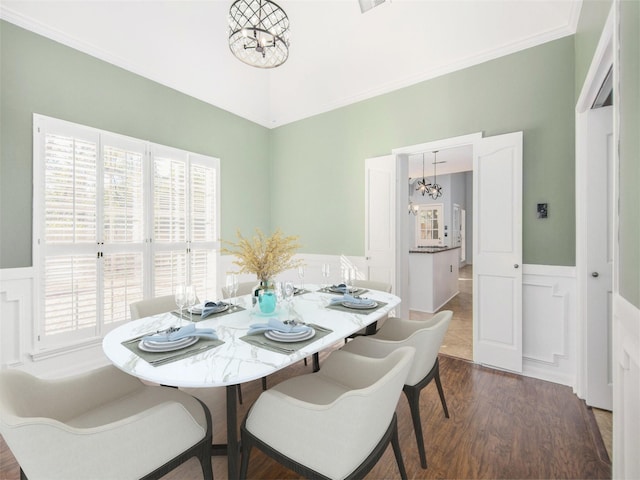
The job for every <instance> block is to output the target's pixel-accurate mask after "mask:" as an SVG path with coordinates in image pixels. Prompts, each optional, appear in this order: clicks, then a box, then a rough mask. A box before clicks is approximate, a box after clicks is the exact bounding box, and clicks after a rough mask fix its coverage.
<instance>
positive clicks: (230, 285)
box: [225, 273, 238, 310]
mask: <svg viewBox="0 0 640 480" xmlns="http://www.w3.org/2000/svg"><path fill="white" fill-rule="evenodd" d="M235 277H236V275H235V274H234V273H227V277H226V278H225V287H226V288H227V293H228V294H229V296H230V297H231V301H230V303H231V309H232V310H235V308H236V307H235V301H234V298H233V297H235V296H236V291H237V290H238V286H237V280H236V278H235Z"/></svg>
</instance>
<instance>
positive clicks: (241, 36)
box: [229, 0, 289, 68]
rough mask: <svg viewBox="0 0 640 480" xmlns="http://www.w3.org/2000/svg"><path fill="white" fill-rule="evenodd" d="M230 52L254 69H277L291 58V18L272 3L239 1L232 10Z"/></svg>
mask: <svg viewBox="0 0 640 480" xmlns="http://www.w3.org/2000/svg"><path fill="white" fill-rule="evenodd" d="M229 48H230V49H231V52H232V53H233V54H234V55H235V56H236V57H237V58H238V59H239V60H240V61H242V62H244V63H246V64H247V65H251V66H252V67H258V68H274V67H277V66H280V65H282V64H283V63H284V62H285V61H286V60H287V58H288V57H289V17H287V14H286V13H285V12H284V10H282V8H280V7H279V6H278V5H277V4H275V3H274V2H272V1H270V0H237V1H235V2H234V3H233V4H232V5H231V8H230V9H229Z"/></svg>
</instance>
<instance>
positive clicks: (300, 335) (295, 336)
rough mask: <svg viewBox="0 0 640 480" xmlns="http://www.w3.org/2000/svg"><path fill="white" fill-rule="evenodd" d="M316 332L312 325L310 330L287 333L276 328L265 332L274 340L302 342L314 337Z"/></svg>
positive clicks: (266, 335) (265, 334)
mask: <svg viewBox="0 0 640 480" xmlns="http://www.w3.org/2000/svg"><path fill="white" fill-rule="evenodd" d="M315 334H316V331H315V330H314V329H313V328H312V327H309V331H308V332H295V333H285V332H278V331H276V330H267V331H266V332H264V336H265V337H267V338H268V339H269V340H273V341H274V342H302V341H304V340H309V339H310V338H313V337H314V336H315Z"/></svg>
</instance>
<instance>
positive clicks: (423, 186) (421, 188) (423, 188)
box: [416, 153, 431, 197]
mask: <svg viewBox="0 0 640 480" xmlns="http://www.w3.org/2000/svg"><path fill="white" fill-rule="evenodd" d="M430 186H431V184H430V183H429V184H428V183H427V180H426V179H425V178H424V153H423V154H422V180H418V186H417V187H416V191H417V192H420V193H421V194H422V196H423V197H424V194H425V193H427V191H428V190H429V187H430Z"/></svg>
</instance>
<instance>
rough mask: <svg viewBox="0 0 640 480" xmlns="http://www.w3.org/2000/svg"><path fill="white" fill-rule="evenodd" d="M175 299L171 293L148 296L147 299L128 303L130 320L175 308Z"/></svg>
mask: <svg viewBox="0 0 640 480" xmlns="http://www.w3.org/2000/svg"><path fill="white" fill-rule="evenodd" d="M176 308H177V307H176V301H175V297H174V296H173V295H165V296H163V297H155V298H150V299H148V300H140V301H139V302H133V303H132V304H130V305H129V309H130V311H131V320H137V319H138V318H144V317H150V316H152V315H157V314H159V313H165V312H170V311H172V310H175V309H176Z"/></svg>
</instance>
